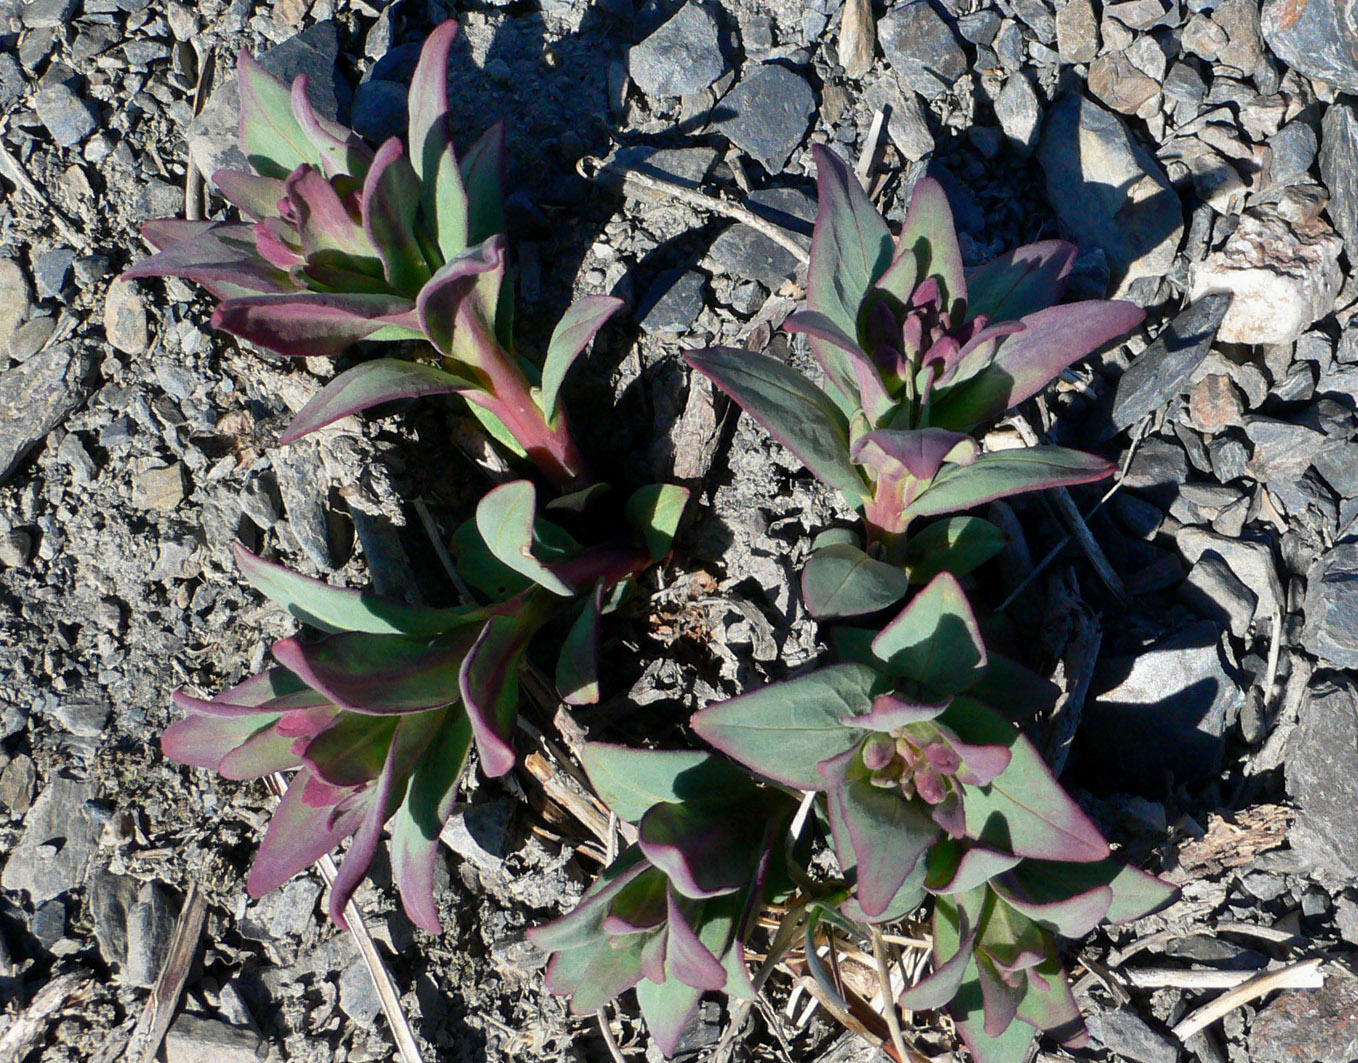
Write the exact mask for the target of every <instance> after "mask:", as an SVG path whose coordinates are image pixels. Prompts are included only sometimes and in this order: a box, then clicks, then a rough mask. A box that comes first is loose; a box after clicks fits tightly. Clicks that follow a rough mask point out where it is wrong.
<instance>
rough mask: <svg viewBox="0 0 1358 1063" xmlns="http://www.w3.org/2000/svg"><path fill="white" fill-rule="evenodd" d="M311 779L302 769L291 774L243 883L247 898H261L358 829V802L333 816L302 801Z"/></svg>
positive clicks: (327, 809)
mask: <svg viewBox="0 0 1358 1063" xmlns="http://www.w3.org/2000/svg"><path fill="white" fill-rule="evenodd" d="M311 777H312V776H311V772H310V771H308V770H307V769H306V768H303V769H302V770H301V771H299V772H298V773H297V774H296V775H294V776H293V777H292V780H291V781H290V782H289V783H288V789H287V792H286V793H284V794H283V799H282V800H281V801H279V803H278V807H277V808H276V809H274V813H273V817H272V818H271V819H270V820H269V829H268V830H267V831H265V832H264V840H263V841H261V842H260V843H259V853H258V854H257V855H256V856H255V862H254V864H253V865H251V867H250V877H249V879H248V880H247V882H246V889H248V890H249V892H250V896H251V897H262V896H264V894H266V893H268V892H269V891H270V890H274V889H277V888H278V887H279V886H281V885H283V883H285V882H287V881H288V879H290V878H292V876H293V875H295V874H297V873H298V872H300V871H305V870H306V869H307V868H309V867H310V866H311V865H312V864H314V863H315V862H316V861H317V860H319V859H320V858H321V857H322V856H324V855H325V854H326V853H328V852H330V850H331V849H333V848H334V847H335V846H337V845H338V844H339V843H340V842H342V841H343V840H344V839H345V838H347V837H349V835H351V834H353V833H354V831H355V830H356V829H357V828H358V824H359V822H360V820H361V819H362V816H363V812H364V806H363V804H362V802H356V803H354V804H351V805H350V806H349V807H348V808H347V809H345V810H343V811H339V814H338V815H336V814H335V813H336V811H337V810H336V809H334V808H331V807H328V806H327V807H323V808H314V807H312V806H311V805H308V804H306V803H305V802H304V801H303V800H302V794H303V792H304V791H305V790H306V786H307V783H308V782H310V780H311Z"/></svg>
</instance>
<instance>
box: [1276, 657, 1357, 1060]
mask: <svg viewBox="0 0 1358 1063" xmlns="http://www.w3.org/2000/svg"><path fill="white" fill-rule="evenodd" d="M1283 763H1284V767H1285V771H1286V775H1287V792H1288V793H1289V794H1290V795H1291V797H1292V800H1293V801H1294V802H1295V803H1296V806H1297V808H1298V810H1299V815H1298V817H1297V820H1296V822H1295V823H1293V825H1292V829H1291V831H1290V832H1289V834H1288V840H1289V841H1290V842H1291V845H1292V849H1293V851H1295V852H1296V853H1297V854H1298V856H1300V857H1301V858H1302V859H1303V860H1305V861H1306V862H1307V863H1310V864H1312V865H1314V866H1315V867H1317V868H1320V869H1322V870H1324V871H1327V872H1329V873H1331V874H1337V875H1340V876H1342V877H1344V878H1347V879H1352V878H1355V877H1358V816H1355V815H1354V814H1353V810H1354V809H1355V808H1358V687H1355V685H1354V681H1353V677H1352V676H1342V675H1329V676H1327V677H1324V678H1321V679H1320V680H1318V681H1316V682H1315V683H1314V685H1313V687H1312V689H1311V691H1310V698H1309V699H1308V700H1307V701H1306V702H1304V703H1303V705H1302V709H1301V719H1300V722H1299V726H1298V727H1297V730H1296V731H1294V732H1293V734H1292V739H1291V741H1290V742H1289V743H1288V746H1287V756H1286V758H1285V759H1284V761H1283ZM1306 1058H1309V1057H1306Z"/></svg>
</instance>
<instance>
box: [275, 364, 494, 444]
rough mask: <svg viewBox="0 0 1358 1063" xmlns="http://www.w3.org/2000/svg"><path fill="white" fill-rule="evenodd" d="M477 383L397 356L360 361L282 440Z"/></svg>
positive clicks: (332, 384)
mask: <svg viewBox="0 0 1358 1063" xmlns="http://www.w3.org/2000/svg"><path fill="white" fill-rule="evenodd" d="M477 386H478V385H476V384H474V383H473V382H472V381H470V380H466V379H464V378H462V377H458V376H454V375H453V374H452V373H445V372H444V371H443V370H442V369H437V368H435V367H434V366H432V365H424V364H423V363H421V362H403V361H400V360H398V359H396V358H378V359H376V360H374V361H371V362H360V363H359V364H358V365H356V366H354V367H353V368H351V369H346V370H345V371H344V372H343V373H340V374H339V376H337V377H335V378H334V379H333V380H331V381H329V382H328V383H327V384H326V385H325V387H323V388H321V390H320V391H318V392H317V393H316V394H315V395H314V396H313V397H312V398H311V400H310V401H308V402H307V404H306V405H305V406H303V407H302V408H301V409H300V410H299V411H298V412H297V416H296V417H294V418H293V419H292V423H291V424H290V425H288V428H287V431H285V432H284V433H283V435H282V436H280V437H279V440H278V441H279V443H282V444H285V445H286V444H288V443H295V442H296V441H297V440H299V439H301V438H302V437H303V436H305V435H307V434H308V433H310V432H314V431H316V430H317V429H318V428H323V427H325V426H326V425H328V424H333V423H334V422H335V421H338V420H339V419H340V418H341V417H348V416H349V415H350V414H352V413H358V412H359V411H361V410H367V409H371V408H372V407H373V406H380V405H382V404H383V403H386V402H393V401H395V400H397V399H409V398H417V397H421V396H424V395H448V394H452V393H454V392H459V391H469V390H474V389H476V387H477Z"/></svg>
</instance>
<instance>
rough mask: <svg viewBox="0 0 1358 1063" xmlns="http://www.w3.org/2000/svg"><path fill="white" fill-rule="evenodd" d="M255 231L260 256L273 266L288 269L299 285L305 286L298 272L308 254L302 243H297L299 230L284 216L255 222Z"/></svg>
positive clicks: (290, 275)
mask: <svg viewBox="0 0 1358 1063" xmlns="http://www.w3.org/2000/svg"><path fill="white" fill-rule="evenodd" d="M254 232H255V250H256V251H257V252H258V253H259V257H260V258H262V259H264V261H266V262H268V263H269V265H271V266H275V267H277V268H278V269H281V270H286V271H287V273H288V276H289V277H291V278H292V280H293V281H294V282H295V283H296V284H297V285H298V287H303V286H304V281H303V278H301V277H299V276H298V273H299V271H300V269H301V267H302V266H304V265H305V264H306V256H305V255H303V254H302V248H301V245H300V244H296V243H295V240H296V238H297V230H295V229H294V228H293V227H292V226H291V225H289V224H288V223H287V222H285V221H284V220H283V219H282V218H265V219H264V220H263V221H260V222H256V223H255V230H254Z"/></svg>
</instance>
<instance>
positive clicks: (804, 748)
mask: <svg viewBox="0 0 1358 1063" xmlns="http://www.w3.org/2000/svg"><path fill="white" fill-rule="evenodd" d="M876 681H877V673H876V672H875V671H874V670H873V669H871V668H867V667H865V666H863V665H859V664H836V665H830V666H828V667H826V668H818V669H816V670H815V671H813V672H808V673H807V674H806V675H803V676H798V677H797V678H795V679H789V680H787V681H786V682H783V683H774V684H772V685H770V686H766V687H761V688H760V689H758V690H755V691H752V692H751V693H749V694H742V695H741V696H740V697H738V698H733V699H731V700H730V701H725V702H722V703H721V704H719V705H709V706H708V707H707V708H705V709H702V710H700V711H699V712H697V713H695V714H694V716H693V719H692V721H691V722H692V726H693V729H694V730H695V731H696V732H697V733H698V735H699V736H700V737H701V738H702V739H703V740H704V741H706V742H708V743H710V744H711V745H713V746H715V747H716V748H717V749H719V750H721V751H722V752H723V753H725V754H726V755H727V756H729V757H731V758H732V759H733V760H736V761H739V762H740V763H741V764H744V765H745V766H746V767H748V768H750V769H752V770H753V771H756V772H758V773H759V774H761V775H765V776H767V777H768V778H770V779H774V780H775V781H777V782H780V783H783V784H784V785H786V786H795V787H796V788H797V789H799V790H820V789H822V788H823V787H824V785H825V783H824V780H823V779H822V778H821V775H820V772H819V771H818V770H817V765H819V764H820V762H821V761H823V760H827V759H829V758H830V757H834V756H837V755H838V754H840V753H843V752H844V751H845V750H847V749H850V748H851V747H853V746H855V745H857V743H858V741H859V739H860V738H861V737H862V732H860V731H857V730H854V729H850V728H847V727H845V726H844V725H843V724H842V723H841V722H840V720H841V718H843V717H845V716H861V715H862V714H863V713H865V712H867V711H868V710H869V709H870V708H871V706H872V693H871V692H872V687H873V685H874V683H876Z"/></svg>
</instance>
